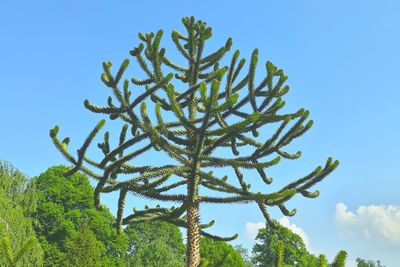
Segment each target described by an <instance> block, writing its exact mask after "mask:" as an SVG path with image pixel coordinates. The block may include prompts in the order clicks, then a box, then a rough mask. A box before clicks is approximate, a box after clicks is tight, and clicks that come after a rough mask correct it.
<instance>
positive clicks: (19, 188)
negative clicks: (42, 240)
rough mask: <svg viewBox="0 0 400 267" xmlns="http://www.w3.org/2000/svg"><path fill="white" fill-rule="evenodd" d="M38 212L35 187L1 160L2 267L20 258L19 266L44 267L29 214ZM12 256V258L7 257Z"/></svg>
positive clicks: (0, 225) (40, 248) (0, 217)
mask: <svg viewBox="0 0 400 267" xmlns="http://www.w3.org/2000/svg"><path fill="white" fill-rule="evenodd" d="M35 209H36V195H35V186H34V184H32V183H31V181H30V179H29V178H28V177H27V176H25V175H24V174H23V173H21V172H20V171H19V170H17V169H16V168H14V167H13V166H12V165H11V164H10V163H8V162H4V161H0V243H1V246H0V255H1V256H0V266H3V265H6V264H10V263H7V262H9V261H8V260H7V258H8V259H11V260H12V261H13V262H14V260H16V257H19V256H18V254H20V257H19V259H18V261H17V262H14V263H16V264H19V265H18V266H40V265H41V264H42V261H43V250H42V247H41V246H40V244H39V242H37V240H36V238H35V232H34V230H33V227H32V223H33V221H32V219H31V218H29V217H28V215H29V214H31V213H32V212H34V211H35ZM6 254H8V256H7V255H6Z"/></svg>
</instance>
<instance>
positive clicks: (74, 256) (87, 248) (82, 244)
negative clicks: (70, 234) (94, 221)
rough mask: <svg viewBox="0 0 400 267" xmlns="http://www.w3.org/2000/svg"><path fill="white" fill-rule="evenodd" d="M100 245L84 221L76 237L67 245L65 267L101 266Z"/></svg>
mask: <svg viewBox="0 0 400 267" xmlns="http://www.w3.org/2000/svg"><path fill="white" fill-rule="evenodd" d="M101 247H102V246H101V243H100V242H99V241H98V240H97V239H96V236H95V234H94V233H93V232H92V230H90V226H89V224H88V223H87V221H85V222H84V223H83V224H82V226H81V228H80V230H79V232H78V235H77V236H76V237H75V238H74V239H73V240H72V242H71V243H69V244H68V245H67V248H68V249H67V261H68V264H67V266H71V267H74V266H87V267H95V266H101V261H100V257H101V254H102V251H101Z"/></svg>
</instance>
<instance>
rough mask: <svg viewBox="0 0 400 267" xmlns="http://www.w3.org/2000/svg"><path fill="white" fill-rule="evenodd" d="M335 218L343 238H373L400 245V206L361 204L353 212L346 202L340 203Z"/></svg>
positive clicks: (379, 241)
mask: <svg viewBox="0 0 400 267" xmlns="http://www.w3.org/2000/svg"><path fill="white" fill-rule="evenodd" d="M335 220H336V225H337V226H338V229H339V234H340V237H342V238H355V239H358V238H361V239H362V240H373V241H374V242H378V243H380V244H383V245H385V246H388V245H396V246H397V245H400V207H398V206H393V205H388V206H384V205H369V206H360V207H358V209H357V210H356V212H351V211H349V210H348V207H347V206H346V205H345V204H344V203H338V204H337V205H336V213H335Z"/></svg>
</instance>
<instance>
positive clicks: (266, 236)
mask: <svg viewBox="0 0 400 267" xmlns="http://www.w3.org/2000/svg"><path fill="white" fill-rule="evenodd" d="M277 225H278V223H277ZM279 242H282V243H283V244H284V256H283V262H284V263H285V264H286V265H290V266H309V267H313V266H319V264H318V259H317V258H316V257H315V256H314V255H312V254H311V253H309V252H308V251H307V248H306V246H305V244H304V241H303V240H302V238H301V237H300V236H299V235H297V234H295V233H293V232H292V231H290V230H289V229H288V228H286V227H284V226H281V225H278V226H277V228H276V229H275V228H272V227H266V228H262V229H260V230H259V232H258V235H257V237H256V243H255V245H254V246H253V258H252V260H253V263H254V264H255V265H256V266H268V267H270V266H271V267H272V266H275V264H276V261H277V255H278V252H277V249H278V244H279Z"/></svg>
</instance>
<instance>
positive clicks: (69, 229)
mask: <svg viewBox="0 0 400 267" xmlns="http://www.w3.org/2000/svg"><path fill="white" fill-rule="evenodd" d="M67 170H68V168H67V167H65V166H56V167H52V168H49V169H48V170H47V171H46V172H44V173H42V174H41V175H39V176H38V177H35V178H34V181H35V182H36V188H37V197H38V207H37V211H36V212H35V214H34V217H35V218H36V219H37V221H38V224H37V225H36V227H35V231H36V234H37V236H38V238H39V241H40V243H41V245H42V247H43V249H44V254H45V258H44V266H63V265H64V264H65V263H66V262H67V255H68V250H69V249H70V248H71V247H70V245H71V243H73V242H74V240H75V241H76V238H78V235H79V229H80V228H81V225H82V224H83V222H84V221H85V220H87V223H88V225H89V226H90V230H91V231H92V232H93V233H94V235H95V238H96V240H97V241H98V242H97V244H98V247H99V249H100V251H101V252H102V253H101V257H100V258H101V262H102V265H104V266H125V260H126V253H127V249H128V237H127V236H126V235H125V234H121V235H117V231H116V229H115V227H113V223H114V222H115V217H114V216H112V215H111V213H110V212H109V211H108V209H106V208H103V209H102V210H101V211H99V210H96V209H95V208H94V205H93V188H92V186H91V185H90V183H89V179H88V177H87V176H85V175H83V174H80V173H76V174H74V175H72V176H70V177H69V178H68V179H67V178H66V177H64V176H63V173H65V172H66V171H67ZM86 234H87V233H86ZM88 235H89V236H90V235H91V234H88ZM92 239H93V238H92V237H90V240H92Z"/></svg>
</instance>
